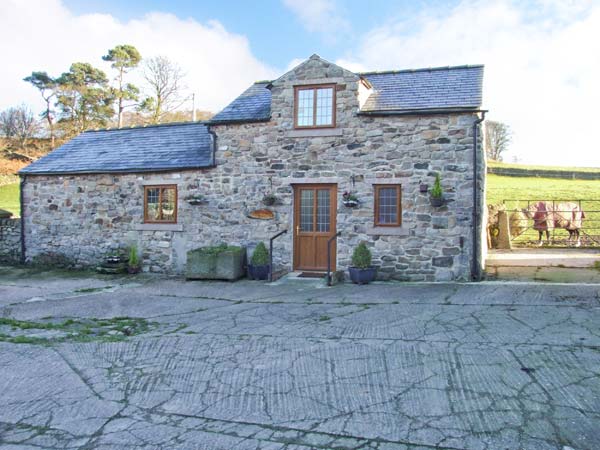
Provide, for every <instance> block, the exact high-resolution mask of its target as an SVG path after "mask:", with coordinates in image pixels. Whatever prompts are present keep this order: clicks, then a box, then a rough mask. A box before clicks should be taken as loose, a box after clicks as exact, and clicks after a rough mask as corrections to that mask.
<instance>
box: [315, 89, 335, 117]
mask: <svg viewBox="0 0 600 450" xmlns="http://www.w3.org/2000/svg"><path fill="white" fill-rule="evenodd" d="M316 91H317V120H316V123H317V125H321V126H322V125H332V124H333V88H321V89H317V90H316Z"/></svg>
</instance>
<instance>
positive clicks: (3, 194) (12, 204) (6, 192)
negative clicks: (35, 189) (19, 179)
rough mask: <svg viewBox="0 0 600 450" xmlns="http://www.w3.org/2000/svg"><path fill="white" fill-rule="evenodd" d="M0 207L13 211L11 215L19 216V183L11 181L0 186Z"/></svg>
mask: <svg viewBox="0 0 600 450" xmlns="http://www.w3.org/2000/svg"><path fill="white" fill-rule="evenodd" d="M0 209H5V210H7V211H10V212H11V213H13V217H20V216H21V206H20V202H19V183H11V184H5V185H4V186H0Z"/></svg>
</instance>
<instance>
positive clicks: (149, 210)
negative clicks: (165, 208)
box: [146, 188, 160, 221]
mask: <svg viewBox="0 0 600 450" xmlns="http://www.w3.org/2000/svg"><path fill="white" fill-rule="evenodd" d="M159 192H160V188H149V189H146V215H147V220H151V221H153V220H160V211H159V209H158V199H159Z"/></svg>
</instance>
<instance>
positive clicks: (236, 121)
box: [205, 116, 271, 126]
mask: <svg viewBox="0 0 600 450" xmlns="http://www.w3.org/2000/svg"><path fill="white" fill-rule="evenodd" d="M270 121H271V116H269V117H263V118H261V119H225V120H208V121H206V122H205V125H208V126H211V125H237V124H243V123H258V122H270Z"/></svg>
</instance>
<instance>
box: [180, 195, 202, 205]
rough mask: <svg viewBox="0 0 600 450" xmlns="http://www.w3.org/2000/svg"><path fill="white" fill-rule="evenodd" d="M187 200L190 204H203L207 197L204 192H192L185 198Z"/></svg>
mask: <svg viewBox="0 0 600 450" xmlns="http://www.w3.org/2000/svg"><path fill="white" fill-rule="evenodd" d="M185 201H186V202H188V203H189V204H190V205H201V204H203V203H206V198H205V197H204V195H202V194H192V195H188V196H187V197H186V198H185Z"/></svg>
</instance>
